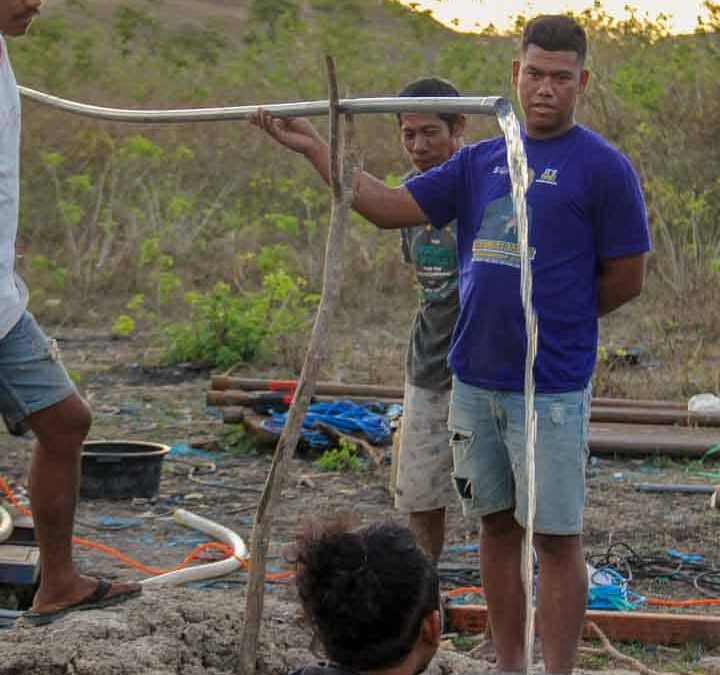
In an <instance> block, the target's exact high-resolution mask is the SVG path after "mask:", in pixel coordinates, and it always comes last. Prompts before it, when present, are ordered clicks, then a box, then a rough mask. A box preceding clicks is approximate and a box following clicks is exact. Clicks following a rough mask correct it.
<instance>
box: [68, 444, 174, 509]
mask: <svg viewBox="0 0 720 675" xmlns="http://www.w3.org/2000/svg"><path fill="white" fill-rule="evenodd" d="M169 450H170V448H169V446H167V445H162V444H161V443H147V442H145V441H87V442H85V443H83V452H82V475H81V478H80V497H81V498H82V499H132V498H133V497H145V498H150V497H155V496H156V495H157V493H158V489H159V488H160V472H161V470H162V461H163V458H164V457H165V455H166V454H167V453H168V451H169Z"/></svg>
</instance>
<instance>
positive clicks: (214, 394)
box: [205, 389, 402, 408]
mask: <svg viewBox="0 0 720 675" xmlns="http://www.w3.org/2000/svg"><path fill="white" fill-rule="evenodd" d="M265 393H268V392H267V391H242V390H234V389H227V390H225V391H223V390H213V389H211V390H209V391H208V392H207V395H206V397H205V401H206V403H207V404H208V405H210V406H215V407H218V408H222V407H226V406H238V405H243V406H251V405H253V404H254V403H255V402H256V401H257V400H258V399H257V398H256V397H255V396H254V395H256V394H265ZM338 398H343V399H346V400H351V401H353V402H354V403H374V402H378V403H382V404H384V405H393V404H401V403H402V399H401V398H384V397H377V396H342V397H339V396H331V395H328V394H321V395H319V396H313V401H336V400H338Z"/></svg>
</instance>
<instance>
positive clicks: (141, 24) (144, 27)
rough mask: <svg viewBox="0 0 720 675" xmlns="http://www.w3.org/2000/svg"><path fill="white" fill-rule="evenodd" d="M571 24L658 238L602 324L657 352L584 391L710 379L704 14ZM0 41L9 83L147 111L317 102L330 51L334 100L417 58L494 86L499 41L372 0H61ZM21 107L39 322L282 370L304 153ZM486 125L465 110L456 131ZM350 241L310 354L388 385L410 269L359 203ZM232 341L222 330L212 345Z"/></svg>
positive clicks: (589, 102)
mask: <svg viewBox="0 0 720 675" xmlns="http://www.w3.org/2000/svg"><path fill="white" fill-rule="evenodd" d="M293 8H295V9H293ZM251 10H253V11H251ZM583 21H584V22H585V24H586V27H587V29H588V32H589V35H590V42H591V55H592V58H591V62H590V65H591V69H592V72H593V77H592V79H591V87H590V91H589V93H588V94H587V95H586V96H584V97H583V98H582V100H581V102H580V105H579V108H578V120H579V121H581V122H582V123H584V124H587V125H588V126H590V127H592V128H594V129H597V130H598V131H599V132H600V133H602V134H603V135H605V136H606V137H607V138H609V139H610V140H611V141H612V142H613V143H615V144H616V145H617V146H618V147H620V148H621V149H622V150H623V151H624V152H625V153H627V154H628V155H629V156H630V158H631V159H632V161H633V163H634V165H635V166H636V167H638V170H639V172H640V175H641V178H642V181H643V185H644V190H645V196H646V201H647V206H648V212H649V214H650V219H651V223H652V227H653V236H654V241H655V252H654V253H653V255H652V256H651V258H650V261H649V266H648V269H649V274H648V282H647V290H646V293H645V294H644V296H643V298H642V299H641V301H640V302H638V303H635V304H633V305H632V307H631V308H630V309H628V310H627V311H628V312H629V313H630V315H631V319H632V320H628V315H626V314H623V312H620V313H619V314H618V315H617V316H615V315H614V316H613V317H611V318H610V320H608V321H606V322H604V323H603V332H604V335H603V340H604V341H605V342H606V343H608V344H611V345H612V344H613V343H617V344H618V345H619V346H624V345H628V344H630V345H636V344H637V345H640V346H643V347H644V348H645V349H646V350H647V351H648V353H652V354H654V355H655V357H656V358H655V360H656V361H658V362H664V361H666V362H667V364H666V365H667V367H665V368H660V369H658V370H656V371H652V372H650V371H643V372H642V373H641V376H640V378H639V379H638V377H637V376H634V379H633V377H626V374H625V373H623V372H619V371H617V369H613V367H612V364H608V365H607V368H605V367H603V366H601V369H600V370H599V377H598V379H597V382H596V386H597V388H598V393H600V394H613V395H617V394H634V393H637V394H639V395H640V397H641V398H642V397H643V396H642V394H643V393H645V392H646V391H647V390H648V389H649V388H654V389H655V390H656V392H657V394H658V395H659V396H665V397H668V398H678V397H680V398H683V397H685V396H686V394H687V393H695V391H696V390H698V389H700V390H707V391H711V390H714V389H716V388H717V386H716V383H717V382H718V381H720V370H718V367H717V365H710V366H708V365H707V363H706V361H707V360H709V362H710V363H711V364H712V363H714V361H713V359H720V354H717V353H716V351H717V348H716V345H718V344H720V320H718V318H717V316H716V311H715V310H714V309H713V308H717V307H720V302H718V299H717V295H718V292H719V291H718V289H720V284H718V283H717V281H718V274H720V245H719V244H718V242H719V241H720V225H718V223H720V184H718V182H717V169H716V167H717V166H718V165H719V163H720V146H719V145H718V144H717V137H718V135H720V126H718V125H719V124H720V122H719V120H720V109H719V108H718V106H720V91H719V87H720V84H719V83H718V79H717V72H718V69H719V68H720V50H718V32H717V28H718V27H720V10H718V16H717V17H716V19H714V20H713V21H714V24H713V25H714V26H715V31H714V32H712V31H711V32H710V34H708V35H706V36H703V37H698V36H693V37H684V38H667V37H665V36H663V35H662V34H660V33H659V32H658V30H657V27H656V26H652V25H647V24H642V23H640V22H637V21H635V22H630V23H622V24H618V23H614V22H610V21H609V20H608V18H607V17H604V16H603V15H602V13H600V12H596V13H594V14H593V13H591V14H588V15H586V16H584V17H583ZM10 49H11V56H12V59H13V63H14V66H15V70H16V74H17V77H18V81H19V82H21V83H22V84H26V85H29V86H34V87H36V88H39V89H42V90H45V91H49V92H52V93H56V94H58V95H63V96H68V97H70V98H75V99H78V100H83V101H88V102H94V103H99V104H102V105H111V106H112V105H116V106H121V107H158V108H171V107H180V106H204V105H218V104H233V105H237V104H249V103H261V102H271V101H292V100H310V99H314V98H321V97H324V96H325V95H326V82H325V74H324V71H323V59H324V56H325V55H326V54H332V55H334V56H335V57H336V59H337V65H338V75H339V80H340V86H341V92H342V94H343V95H352V96H379V95H384V94H391V93H394V92H396V91H398V90H399V89H400V88H401V87H402V86H403V85H404V84H406V83H407V82H408V81H410V80H412V79H415V78H417V77H420V76H426V75H428V74H437V75H440V76H443V77H446V78H448V79H450V80H452V81H453V82H454V83H455V84H456V85H457V86H458V88H460V89H461V90H462V91H464V92H466V93H477V94H509V93H510V87H509V66H510V60H511V58H512V55H513V53H514V51H513V50H514V46H513V42H512V40H510V39H507V38H503V39H501V38H496V37H488V36H478V35H462V34H458V33H454V32H452V31H450V30H447V29H446V28H444V27H443V26H441V25H440V24H438V23H437V22H435V21H434V20H432V19H431V18H430V17H428V16H427V15H418V14H414V13H412V12H409V11H408V10H407V8H405V7H404V6H401V5H399V4H398V3H396V2H391V1H389V0H388V1H383V0H303V2H299V0H298V1H297V2H296V1H295V0H163V1H162V2H148V1H147V0H143V1H141V0H125V2H122V1H119V0H65V1H64V2H61V1H60V0H56V1H55V2H52V3H49V5H48V12H47V14H46V16H45V17H44V18H42V19H41V20H39V21H38V22H37V23H36V24H35V25H34V27H33V31H32V34H31V35H30V36H29V37H28V38H26V39H23V40H16V41H12V43H11V47H10ZM24 114H25V118H24V142H23V178H24V185H23V191H22V211H21V235H20V236H21V240H22V242H23V243H24V244H25V245H26V246H27V248H28V255H27V256H26V258H25V259H24V260H23V262H22V266H23V269H22V273H23V274H24V276H26V277H27V279H28V280H29V281H30V282H31V286H32V288H33V291H34V293H33V301H32V302H33V309H34V311H35V312H36V313H38V314H39V315H40V316H41V318H42V319H44V320H45V321H67V322H75V321H82V322H92V323H96V324H98V325H101V326H104V327H105V328H106V329H108V330H110V329H111V328H113V329H115V331H116V332H118V333H119V334H126V335H132V334H133V333H148V332H150V333H152V334H153V335H155V336H159V337H160V338H162V339H163V340H164V342H165V346H166V348H167V355H166V358H169V359H178V358H180V359H181V360H194V359H198V358H208V359H209V360H211V361H216V360H218V359H220V360H225V361H232V360H233V359H236V360H246V361H252V362H259V363H267V362H269V361H268V360H270V361H272V362H274V363H276V364H277V365H278V366H279V367H280V368H281V369H283V370H286V371H297V369H298V367H299V364H300V362H301V359H302V352H303V348H304V344H305V343H304V339H305V335H306V331H307V327H308V325H309V322H310V320H311V318H312V308H313V306H314V305H313V303H314V302H315V300H316V293H317V292H318V290H319V288H320V283H321V278H322V267H321V264H320V261H321V260H322V254H323V246H324V239H325V232H326V227H327V225H326V224H327V215H328V214H327V211H328V195H327V191H326V189H325V186H324V185H323V184H322V183H321V182H320V181H319V180H318V179H317V177H316V176H315V175H314V174H313V173H312V172H311V171H310V170H309V168H308V167H307V166H306V164H305V163H304V162H303V161H302V160H301V159H300V158H296V157H293V156H289V155H288V154H287V153H286V152H284V151H283V150H281V149H278V148H275V147H273V146H272V145H270V144H269V143H268V142H267V141H266V140H265V139H264V138H262V136H261V135H260V134H259V133H258V132H257V131H255V130H253V129H251V128H250V127H248V125H246V124H237V123H236V124H215V125H177V126H165V127H152V126H142V127H131V126H128V125H120V124H109V123H97V122H88V121H86V120H81V119H78V118H76V117H72V116H69V115H66V114H61V113H57V112H56V111H50V110H47V109H44V108H40V107H39V106H36V105H31V104H28V105H26V106H25V113H24ZM318 124H319V126H320V128H321V130H322V128H323V124H324V121H323V120H319V121H318ZM358 127H359V136H360V145H361V147H362V148H363V150H364V158H365V166H366V167H367V168H368V169H369V170H370V171H372V172H373V173H375V174H376V175H379V176H384V177H387V178H388V179H389V180H393V181H397V180H398V178H397V177H398V176H399V175H402V174H403V173H404V172H405V171H406V169H407V166H408V165H407V160H406V158H405V157H404V155H403V152H402V149H401V147H400V144H399V143H398V138H397V125H396V122H395V120H394V119H393V118H392V117H391V116H381V115H372V116H370V115H368V116H364V117H362V118H360V119H359V123H358ZM497 132H498V129H497V124H496V123H495V121H494V120H491V119H489V118H482V119H479V118H474V119H473V120H472V123H471V124H470V127H469V132H468V140H471V141H472V140H476V139H479V138H482V137H486V136H488V135H490V134H496V133H497ZM350 240H351V241H350V245H349V250H348V258H347V263H346V275H347V276H346V283H345V288H344V290H343V302H342V307H343V310H342V315H341V317H339V319H338V325H339V326H340V328H339V331H338V332H339V334H340V344H339V347H338V352H337V354H336V359H335V361H334V362H333V363H328V369H330V370H331V371H332V370H333V369H340V370H336V371H333V372H331V373H330V374H338V375H342V372H343V371H342V369H348V370H349V371H352V370H353V369H357V368H361V369H364V372H365V373H366V378H367V379H368V380H371V381H372V380H375V381H399V380H400V379H401V377H402V364H403V351H404V348H405V340H406V335H407V329H408V324H409V321H410V317H411V315H412V313H413V311H414V306H415V303H416V301H417V298H416V291H415V289H414V286H413V280H412V277H411V274H410V273H409V271H408V270H407V269H406V268H405V267H403V266H402V265H398V259H399V258H398V242H397V237H396V235H395V234H394V233H386V232H378V231H377V230H376V229H375V228H374V227H371V226H370V225H368V224H367V223H364V222H362V221H361V220H360V219H356V221H355V222H354V225H353V228H352V231H351V234H350ZM88 306H91V307H93V310H92V312H90V313H89V312H88V311H86V308H87V307H88ZM708 308H709V309H708ZM258 316H261V317H262V320H260V319H258ZM268 317H269V318H268ZM228 335H234V336H235V337H236V338H237V340H236V341H235V342H233V340H234V339H235V338H233V340H230V341H231V343H232V344H230V346H228V348H227V349H226V350H225V351H224V352H222V354H219V353H218V351H217V349H216V348H217V346H218V344H220V343H222V342H223V341H224V340H225V341H226V340H228V339H229V338H228ZM202 340H205V343H203V344H200V343H201V342H202ZM213 340H214V341H215V342H214V343H213ZM212 344H214V345H215V346H214V347H212ZM212 349H215V352H212ZM210 352H212V353H210ZM273 360H274V361H273ZM718 362H719V363H720V361H718Z"/></svg>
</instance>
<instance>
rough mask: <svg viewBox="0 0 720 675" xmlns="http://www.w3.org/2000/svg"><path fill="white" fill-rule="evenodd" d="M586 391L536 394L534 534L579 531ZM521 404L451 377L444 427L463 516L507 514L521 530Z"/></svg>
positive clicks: (514, 396)
mask: <svg viewBox="0 0 720 675" xmlns="http://www.w3.org/2000/svg"><path fill="white" fill-rule="evenodd" d="M590 400H591V389H590V386H588V388H587V389H585V390H583V391H574V392H567V393H560V394H536V395H535V410H536V413H537V434H536V443H535V479H536V480H535V486H536V512H535V521H534V527H535V531H536V532H538V533H540V534H551V535H552V534H554V535H574V534H580V533H582V529H583V507H584V504H585V467H586V463H587V457H588V446H587V440H588V424H589V419H590ZM524 423H525V399H524V396H523V394H521V393H517V392H505V391H491V390H486V389H481V388H478V387H474V386H471V385H468V384H465V383H464V382H462V381H460V380H459V379H458V378H457V377H456V378H454V379H453V389H452V397H451V401H450V415H449V419H448V427H449V429H450V433H451V441H450V442H451V446H452V451H453V464H454V474H453V475H454V481H455V488H456V490H457V492H458V494H459V495H460V498H461V499H462V503H463V512H464V513H465V514H466V515H477V516H486V515H491V514H493V513H499V512H501V511H507V510H510V509H512V510H513V512H514V517H515V520H516V521H517V522H518V523H519V524H520V525H521V526H523V527H524V526H525V525H526V520H527V504H528V491H527V483H528V481H527V465H526V447H525V426H524Z"/></svg>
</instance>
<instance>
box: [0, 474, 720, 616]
mask: <svg viewBox="0 0 720 675" xmlns="http://www.w3.org/2000/svg"><path fill="white" fill-rule="evenodd" d="M0 489H2V491H3V492H4V493H5V496H6V497H7V500H8V501H9V502H10V504H12V505H13V506H14V507H15V508H16V509H17V510H18V512H20V513H21V514H22V515H24V516H30V515H32V514H31V512H30V511H29V510H28V509H26V508H25V507H24V506H22V504H20V503H19V502H18V500H17V499H16V497H15V495H14V494H13V493H12V490H10V488H9V487H8V484H7V483H6V482H5V481H4V480H3V479H2V478H1V477H0ZM73 543H74V544H77V545H78V546H85V547H87V548H94V549H96V550H98V551H102V552H103V553H106V554H107V555H110V556H113V557H114V558H117V559H118V560H120V561H121V562H123V563H125V564H126V565H127V566H128V567H132V568H133V569H136V570H138V571H139V572H143V573H144V574H149V575H150V576H157V575H159V574H166V573H167V572H175V571H177V570H181V569H184V568H185V567H187V566H188V565H189V564H190V563H191V562H192V561H193V560H195V559H196V558H198V557H199V556H200V555H201V554H202V553H203V552H204V551H207V550H213V551H220V552H221V553H224V554H225V555H227V556H232V557H234V558H236V559H237V560H238V562H239V563H240V565H241V566H242V568H243V569H248V567H249V565H248V561H247V560H245V559H244V558H238V557H237V556H236V555H235V553H234V552H233V550H232V549H231V548H230V547H229V546H226V545H225V544H221V543H220V542H217V541H213V542H209V543H207V544H201V545H200V546H198V547H197V548H196V549H195V550H194V551H193V552H192V553H190V555H188V556H187V557H186V558H185V559H184V560H183V561H182V562H181V563H180V564H179V565H178V566H177V567H176V568H175V569H174V570H162V569H159V568H157V567H149V566H148V565H143V564H142V563H141V562H138V561H137V560H134V559H133V558H131V557H130V556H127V555H125V554H124V553H121V552H120V551H118V550H117V549H114V548H112V547H111V546H106V545H105V544H98V543H97V542H94V541H89V540H88V539H83V538H82V537H73ZM294 575H295V572H294V571H293V570H286V571H284V572H272V573H270V574H266V575H265V579H266V580H267V581H281V580H284V579H290V578H291V577H293V576H294ZM467 593H483V589H482V586H461V587H460V588H453V589H452V590H450V591H448V592H447V595H448V597H455V596H456V595H465V594H467ZM646 602H647V604H648V605H652V606H654V607H720V598H696V599H692V600H662V599H660V598H646Z"/></svg>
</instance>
